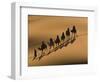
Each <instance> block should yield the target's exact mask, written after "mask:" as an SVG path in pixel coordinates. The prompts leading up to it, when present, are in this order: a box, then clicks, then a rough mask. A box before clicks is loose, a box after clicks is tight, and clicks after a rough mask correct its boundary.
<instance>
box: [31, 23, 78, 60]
mask: <svg viewBox="0 0 100 82" xmlns="http://www.w3.org/2000/svg"><path fill="white" fill-rule="evenodd" d="M76 34H77V30H76V26H75V25H73V26H72V27H71V28H67V30H66V31H65V32H62V35H61V36H59V35H57V37H56V39H55V40H53V38H50V39H49V42H47V43H45V42H44V41H42V42H41V46H40V47H38V48H34V50H33V59H32V61H33V60H35V59H38V60H40V59H41V58H42V57H44V56H46V55H49V54H50V53H52V52H55V51H57V50H58V49H61V48H63V47H66V46H67V45H68V44H69V43H73V42H74V41H75V40H76Z"/></svg>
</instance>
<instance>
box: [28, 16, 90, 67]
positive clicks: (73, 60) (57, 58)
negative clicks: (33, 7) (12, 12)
mask: <svg viewBox="0 0 100 82" xmlns="http://www.w3.org/2000/svg"><path fill="white" fill-rule="evenodd" d="M73 25H75V26H76V29H77V35H78V37H77V38H76V40H75V41H74V43H72V44H68V46H66V47H63V48H62V49H58V50H57V51H55V52H52V53H50V54H49V55H46V56H44V57H43V58H41V59H40V60H38V59H35V60H33V61H32V59H33V56H34V54H33V49H34V48H37V47H39V46H40V45H41V42H42V41H45V42H48V41H49V39H50V38H51V37H52V38H53V39H56V36H57V35H59V36H61V34H62V32H65V31H66V29H67V28H72V26H73ZM87 32H88V18H87V17H68V16H32V15H29V16H28V66H47V65H50V66H51V65H71V64H87V63H88V46H87V45H88V41H87V40H88V33H87Z"/></svg>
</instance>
